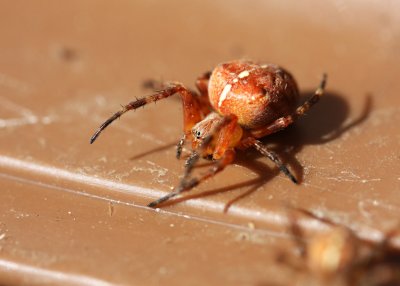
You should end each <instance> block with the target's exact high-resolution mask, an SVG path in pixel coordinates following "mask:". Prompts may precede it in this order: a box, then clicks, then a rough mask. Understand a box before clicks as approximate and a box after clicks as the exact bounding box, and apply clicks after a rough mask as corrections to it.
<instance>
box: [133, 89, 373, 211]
mask: <svg viewBox="0 0 400 286" xmlns="http://www.w3.org/2000/svg"><path fill="white" fill-rule="evenodd" d="M313 93H314V91H307V92H305V93H302V94H301V100H300V102H304V101H305V100H306V99H307V98H309V97H310V96H312V95H313ZM372 107H373V100H372V96H371V95H369V94H367V95H366V97H365V100H364V105H363V110H362V112H361V113H360V115H359V116H358V117H357V118H355V119H354V120H352V121H350V122H348V123H346V121H348V117H349V114H350V111H351V109H350V106H349V104H348V102H347V100H346V96H343V95H341V94H339V93H336V92H330V91H328V92H326V94H325V95H324V96H323V97H322V98H321V100H320V101H319V102H318V104H316V105H315V106H313V107H312V108H311V109H310V111H309V112H308V113H307V115H306V116H302V117H300V118H299V119H298V120H297V121H296V122H295V123H294V124H293V125H292V126H289V127H288V128H286V129H285V130H283V131H281V132H278V133H276V134H272V135H270V136H267V137H265V138H263V139H262V140H261V141H262V142H263V143H264V144H266V145H267V146H268V147H269V148H270V149H271V150H273V151H274V152H276V153H277V154H278V156H279V157H280V158H281V160H282V162H283V163H284V164H286V165H288V166H289V168H290V169H291V170H292V172H293V173H294V175H295V177H296V178H297V179H298V181H299V183H301V182H302V181H303V176H304V171H303V167H302V166H301V164H300V162H299V161H298V160H297V159H296V155H297V154H298V153H299V152H300V151H301V150H302V149H303V147H304V146H307V145H322V144H325V143H328V142H330V141H333V140H335V139H338V138H340V136H341V135H342V134H344V133H345V132H347V131H348V130H350V129H352V128H353V127H355V126H357V125H359V124H361V123H363V122H364V121H365V120H367V119H368V117H369V115H370V113H371V110H372ZM172 145H174V144H172V143H170V144H167V145H166V146H162V147H158V148H156V149H153V150H150V151H147V152H145V153H143V154H139V155H137V156H135V157H132V158H131V159H137V158H140V157H142V156H145V155H149V154H151V153H153V152H158V151H161V150H164V149H167V148H170V147H171V146H172ZM261 160H262V161H264V160H265V162H267V161H268V160H267V159H266V158H263V156H262V155H261V154H259V153H258V152H256V151H255V150H254V149H251V150H245V151H243V152H240V151H239V152H237V156H236V160H235V164H237V165H240V166H243V167H245V168H247V169H249V170H252V171H253V172H254V173H256V174H257V178H255V179H252V180H248V181H245V182H242V183H238V184H233V185H229V186H226V187H223V188H218V189H213V190H208V191H203V192H201V193H199V194H187V195H185V196H183V197H178V198H175V199H172V200H170V201H167V202H164V203H163V204H162V206H169V205H173V204H176V203H179V202H182V201H186V200H189V199H194V198H200V197H206V196H211V195H215V194H218V193H223V192H228V191H233V190H237V189H242V188H246V187H250V188H249V189H247V190H245V191H244V192H243V193H242V194H240V195H238V196H236V197H235V198H233V199H232V200H230V201H229V202H227V204H226V205H225V208H224V212H226V211H228V209H229V208H230V207H231V206H232V205H233V204H234V203H236V202H237V201H239V200H241V199H243V198H245V197H247V196H248V195H250V194H252V193H253V192H255V191H256V190H257V189H258V188H260V187H261V186H263V185H264V184H266V183H267V182H268V181H269V180H271V179H272V178H274V177H275V176H277V175H279V173H280V172H279V169H277V168H275V167H273V168H271V167H270V165H267V164H266V163H264V162H261Z"/></svg>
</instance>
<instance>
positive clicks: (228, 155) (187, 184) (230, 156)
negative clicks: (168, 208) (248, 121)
mask: <svg viewBox="0 0 400 286" xmlns="http://www.w3.org/2000/svg"><path fill="white" fill-rule="evenodd" d="M234 158H235V151H234V150H233V149H229V150H226V152H225V154H224V155H223V156H222V158H221V159H220V160H218V161H216V162H215V164H214V165H213V166H212V167H211V168H210V169H209V170H208V172H206V173H205V174H203V175H201V176H199V177H195V178H192V179H190V180H184V181H183V182H182V183H181V184H180V185H179V186H178V188H176V189H175V190H174V191H173V192H171V193H169V194H167V195H165V196H163V197H161V198H159V199H157V200H155V201H153V202H151V203H150V204H148V207H151V208H154V207H156V206H157V205H159V204H161V203H163V202H165V201H167V200H169V199H171V198H173V197H175V196H177V195H179V194H181V193H183V192H187V191H190V190H191V189H193V188H194V187H196V186H197V185H199V184H200V183H201V182H203V181H205V180H207V179H208V178H211V177H213V176H215V175H216V174H217V173H219V172H221V171H222V170H223V169H224V168H225V167H226V166H227V165H229V164H230V163H232V161H233V160H234Z"/></svg>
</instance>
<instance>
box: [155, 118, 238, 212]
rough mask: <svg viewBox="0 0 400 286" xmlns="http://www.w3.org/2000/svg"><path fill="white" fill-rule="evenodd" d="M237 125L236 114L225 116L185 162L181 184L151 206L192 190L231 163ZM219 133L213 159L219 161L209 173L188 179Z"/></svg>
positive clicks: (233, 155) (233, 156)
mask: <svg viewBox="0 0 400 286" xmlns="http://www.w3.org/2000/svg"><path fill="white" fill-rule="evenodd" d="M236 126H237V117H236V116H234V115H229V116H225V117H224V118H223V119H222V120H221V121H220V122H219V124H217V125H216V126H215V127H214V129H213V130H212V131H211V132H210V134H209V135H208V136H206V137H205V138H204V139H203V141H202V143H201V144H200V145H199V146H198V148H197V149H196V150H193V152H192V154H191V155H190V157H189V158H188V159H187V160H186V163H185V173H184V176H183V178H182V180H181V182H180V184H179V186H178V187H177V188H176V189H175V190H174V191H173V192H171V193H169V194H167V195H165V196H164V197H161V198H159V199H157V200H155V201H153V202H151V203H150V204H149V205H148V206H149V207H156V206H157V205H159V204H160V203H162V202H165V201H167V200H169V199H170V198H172V197H175V196H177V195H179V194H180V193H182V192H186V191H190V190H191V189H193V188H194V187H195V186H197V185H199V184H200V183H201V182H203V181H205V180H207V179H208V178H210V177H213V176H214V175H215V174H217V173H218V172H220V171H222V170H223V169H224V168H225V167H226V166H227V165H229V164H230V163H231V162H232V161H233V160H234V158H235V151H234V150H233V148H229V144H230V143H231V139H232V136H233V135H234V131H235V128H236ZM217 134H218V139H217V145H216V147H215V150H214V153H213V159H216V160H217V161H216V162H215V164H214V165H213V166H212V167H211V168H210V169H209V170H208V172H207V173H205V174H203V175H202V176H200V177H197V178H192V179H188V178H189V176H190V174H191V172H192V170H193V167H194V166H195V164H196V163H197V162H198V160H199V159H200V154H203V153H204V151H205V150H207V149H208V147H209V145H210V144H211V143H212V142H213V139H214V137H215V136H216V135H217Z"/></svg>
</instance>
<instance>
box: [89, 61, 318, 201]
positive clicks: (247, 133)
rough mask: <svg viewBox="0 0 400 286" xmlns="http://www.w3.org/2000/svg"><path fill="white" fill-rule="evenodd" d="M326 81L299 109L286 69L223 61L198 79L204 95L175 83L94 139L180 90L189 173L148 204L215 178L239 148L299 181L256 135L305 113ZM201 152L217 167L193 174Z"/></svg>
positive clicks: (138, 103) (144, 100)
mask: <svg viewBox="0 0 400 286" xmlns="http://www.w3.org/2000/svg"><path fill="white" fill-rule="evenodd" d="M325 84H326V75H324V76H323V79H322V81H321V83H320V86H319V87H318V89H317V90H316V91H315V93H314V95H313V96H312V97H311V98H309V99H308V100H307V101H306V102H305V103H303V104H302V105H301V106H299V107H297V108H296V104H297V101H298V98H299V92H298V89H297V85H296V82H295V80H294V79H293V77H292V76H291V75H290V74H289V73H288V72H287V71H285V70H284V69H282V68H280V67H278V66H276V65H273V64H264V65H262V64H258V63H255V62H252V61H244V60H238V61H232V62H228V63H223V64H220V65H218V66H217V67H216V68H215V69H214V70H213V72H211V73H210V72H208V73H205V74H203V75H202V76H200V77H199V78H198V79H197V81H196V87H197V88H198V90H199V94H197V93H195V92H193V91H191V90H189V89H187V88H186V87H184V86H183V85H182V84H181V83H177V82H172V83H168V84H166V85H165V87H164V88H163V89H162V90H159V91H157V92H156V93H154V94H153V95H149V96H147V97H144V98H141V99H138V100H135V101H132V102H131V103H128V104H127V105H125V106H124V107H123V108H122V110H120V111H118V112H117V113H115V114H114V115H113V116H111V117H110V118H109V119H108V120H106V121H105V122H104V123H103V124H102V125H101V126H100V127H99V129H98V130H97V131H96V133H95V134H94V135H93V136H92V138H91V140H90V143H93V142H94V141H95V140H96V138H97V137H98V136H99V134H100V133H101V132H102V130H103V129H104V128H106V127H107V126H108V125H109V124H110V123H111V122H113V121H114V120H115V119H117V118H119V117H120V116H121V115H122V114H124V113H125V112H127V111H129V110H133V109H137V108H138V107H141V106H144V105H146V104H148V103H151V102H155V101H157V100H160V99H163V98H167V97H169V96H171V95H174V94H176V93H177V94H179V95H180V96H181V99H182V104H183V121H184V126H183V136H182V138H181V140H180V141H179V143H178V145H177V152H176V155H177V158H180V156H181V153H182V147H183V145H184V144H185V142H186V141H190V142H192V153H191V155H190V156H189V157H188V159H187V160H186V164H185V174H184V177H183V179H182V180H181V183H180V184H179V186H178V187H177V188H176V189H175V190H174V191H173V192H171V193H169V194H167V195H166V196H164V197H162V198H160V199H158V200H156V201H154V202H151V203H150V204H149V206H151V207H155V206H157V205H159V204H160V203H162V202H164V201H166V200H168V199H170V198H171V197H174V196H176V195H178V194H180V193H182V192H184V191H189V190H191V189H192V188H193V187H195V186H197V185H198V184H199V183H200V182H202V181H204V180H206V179H208V178H209V177H212V176H214V175H215V174H216V173H218V172H220V171H221V170H223V169H224V168H225V167H226V166H227V165H228V164H230V163H232V161H233V160H234V157H235V149H246V148H249V147H254V148H255V149H256V150H258V151H259V152H260V153H261V154H263V155H265V156H267V157H268V158H269V159H270V160H272V161H273V162H274V163H275V164H276V165H277V166H278V167H279V168H280V169H281V171H282V172H284V173H285V174H286V175H287V176H288V177H289V178H290V179H291V180H292V181H293V182H294V183H297V180H296V179H295V177H294V176H293V175H292V174H291V173H290V171H289V170H288V169H287V168H286V167H285V166H284V165H283V164H282V162H281V161H280V160H279V158H278V156H276V154H275V153H273V152H272V151H271V150H269V149H268V148H267V147H266V146H265V145H263V144H262V143H261V142H260V141H259V140H257V139H259V138H262V137H265V136H267V135H269V134H272V133H275V132H277V131H279V130H282V129H284V128H285V127H287V126H288V125H290V124H291V123H293V122H294V120H296V118H297V117H299V116H301V115H303V114H304V113H305V112H306V111H307V110H308V109H309V108H310V107H311V106H312V105H313V104H315V103H316V102H317V101H318V99H319V98H320V96H321V95H322V94H323V92H324V88H325ZM200 156H202V157H209V158H212V159H213V160H214V163H213V166H212V167H211V168H210V169H209V170H208V172H206V173H204V174H203V175H201V176H199V177H191V171H192V169H193V166H194V165H195V164H196V162H197V161H198V159H199V157H200Z"/></svg>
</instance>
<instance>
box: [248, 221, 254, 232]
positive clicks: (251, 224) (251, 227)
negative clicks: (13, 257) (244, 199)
mask: <svg viewBox="0 0 400 286" xmlns="http://www.w3.org/2000/svg"><path fill="white" fill-rule="evenodd" d="M247 226H248V227H249V228H250V229H251V230H254V229H256V226H255V224H254V222H249V223H248V224H247Z"/></svg>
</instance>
